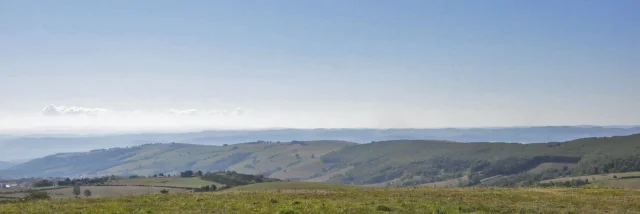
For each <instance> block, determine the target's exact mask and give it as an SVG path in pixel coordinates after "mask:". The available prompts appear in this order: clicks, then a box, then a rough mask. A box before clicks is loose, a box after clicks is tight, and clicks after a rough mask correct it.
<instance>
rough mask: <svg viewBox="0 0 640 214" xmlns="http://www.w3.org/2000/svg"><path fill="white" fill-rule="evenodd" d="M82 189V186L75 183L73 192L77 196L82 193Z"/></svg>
mask: <svg viewBox="0 0 640 214" xmlns="http://www.w3.org/2000/svg"><path fill="white" fill-rule="evenodd" d="M80 193H81V191H80V186H78V185H75V186H73V194H74V195H75V196H76V198H77V197H78V196H79V195H80Z"/></svg>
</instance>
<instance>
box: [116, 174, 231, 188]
mask: <svg viewBox="0 0 640 214" xmlns="http://www.w3.org/2000/svg"><path fill="white" fill-rule="evenodd" d="M107 184H109V185H128V186H133V185H149V186H172V187H186V188H198V187H202V186H204V185H211V184H215V185H216V186H218V187H221V186H222V185H221V184H219V183H215V182H211V181H205V180H202V179H200V178H197V177H191V178H181V177H157V178H132V179H121V180H114V181H109V182H108V183H107Z"/></svg>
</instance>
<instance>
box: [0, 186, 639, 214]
mask: <svg viewBox="0 0 640 214" xmlns="http://www.w3.org/2000/svg"><path fill="white" fill-rule="evenodd" d="M254 187H255V186H254ZM267 189H268V188H265V189H264V190H254V191H233V189H232V190H229V191H222V192H214V193H170V194H167V195H162V194H152V195H144V196H127V197H119V198H99V199H79V200H48V201H37V202H12V203H4V204H0V210H2V212H3V213H105V212H108V213H389V212H391V213H640V192H639V191H636V190H622V189H565V188H551V189H542V188H516V189H506V188H338V189H332V188H329V189H281V188H279V187H278V188H274V189H275V190H267Z"/></svg>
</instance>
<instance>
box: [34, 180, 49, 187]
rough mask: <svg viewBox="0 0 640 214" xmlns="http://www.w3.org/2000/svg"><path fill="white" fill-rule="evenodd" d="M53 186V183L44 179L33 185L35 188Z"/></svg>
mask: <svg viewBox="0 0 640 214" xmlns="http://www.w3.org/2000/svg"><path fill="white" fill-rule="evenodd" d="M50 186H53V181H50V180H47V179H44V180H40V181H37V182H34V183H33V187H50Z"/></svg>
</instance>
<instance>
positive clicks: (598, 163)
mask: <svg viewBox="0 0 640 214" xmlns="http://www.w3.org/2000/svg"><path fill="white" fill-rule="evenodd" d="M322 161H323V163H325V164H328V165H331V167H332V168H336V169H339V168H345V167H352V169H351V170H348V171H347V172H346V173H344V174H343V175H337V176H333V177H332V178H331V179H330V180H331V181H334V182H340V183H351V184H378V183H384V182H389V181H394V183H395V185H400V186H406V185H418V184H425V183H432V182H438V181H445V180H450V179H457V178H460V177H463V176H466V177H468V178H469V179H468V180H469V183H470V185H476V184H480V183H481V182H480V181H481V180H482V179H485V178H489V177H494V176H497V175H509V176H503V177H500V178H499V179H494V180H498V181H496V182H493V185H506V186H515V185H523V184H530V185H533V184H534V183H535V182H536V181H540V180H544V179H549V178H555V177H562V176H572V175H588V174H600V173H608V172H628V171H639V170H640V135H639V134H636V135H630V136H620V137H600V138H585V139H578V140H573V141H568V142H562V143H561V142H553V143H536V144H516V143H456V142H447V141H419V140H400V141H385V142H374V143H370V144H362V145H355V146H349V147H346V148H344V149H342V150H339V151H336V152H332V153H329V154H327V155H325V156H323V157H322ZM545 163H554V164H551V165H549V164H546V165H543V167H540V168H536V167H538V166H540V165H541V164H545ZM555 165H566V166H567V167H560V169H558V167H548V166H555ZM545 168H546V169H545ZM532 169H535V170H532ZM529 170H532V171H529ZM516 175H519V176H520V177H514V176H516Z"/></svg>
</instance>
